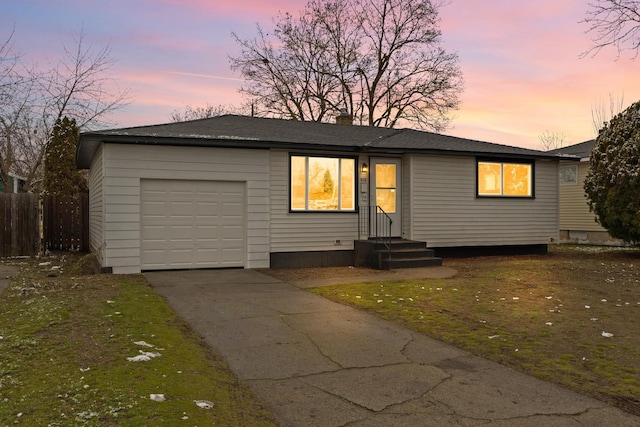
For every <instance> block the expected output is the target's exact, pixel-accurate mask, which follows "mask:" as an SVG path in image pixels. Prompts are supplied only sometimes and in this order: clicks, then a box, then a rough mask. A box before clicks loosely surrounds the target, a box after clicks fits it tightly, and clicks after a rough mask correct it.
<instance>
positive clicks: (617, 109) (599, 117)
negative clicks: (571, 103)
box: [591, 93, 624, 136]
mask: <svg viewBox="0 0 640 427" xmlns="http://www.w3.org/2000/svg"><path fill="white" fill-rule="evenodd" d="M622 111H624V95H620V97H618V98H617V99H615V98H614V96H613V94H611V93H610V94H609V105H605V103H604V102H603V101H602V100H600V101H599V102H598V103H597V104H596V105H592V106H591V121H592V124H593V132H594V134H595V136H598V134H599V133H600V129H602V128H603V127H604V126H605V125H606V124H607V123H608V122H609V121H610V120H611V119H612V118H614V117H615V116H616V115H617V114H619V113H621V112H622Z"/></svg>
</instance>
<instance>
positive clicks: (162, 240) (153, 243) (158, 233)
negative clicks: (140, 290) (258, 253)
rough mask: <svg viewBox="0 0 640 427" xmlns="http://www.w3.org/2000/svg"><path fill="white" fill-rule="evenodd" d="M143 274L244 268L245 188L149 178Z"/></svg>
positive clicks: (144, 195) (143, 210) (143, 185)
mask: <svg viewBox="0 0 640 427" xmlns="http://www.w3.org/2000/svg"><path fill="white" fill-rule="evenodd" d="M140 189H141V195H140V202H141V206H140V234H141V242H140V260H141V269H142V270H166V269H181V268H185V269H186V268H214V267H244V264H245V246H246V245H245V240H246V239H245V235H246V230H245V211H246V206H245V183H244V182H233V181H193V180H162V179H143V180H141V182H140Z"/></svg>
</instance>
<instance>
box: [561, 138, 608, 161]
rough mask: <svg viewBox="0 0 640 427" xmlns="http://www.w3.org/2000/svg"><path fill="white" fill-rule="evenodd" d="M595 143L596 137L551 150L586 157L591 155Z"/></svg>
mask: <svg viewBox="0 0 640 427" xmlns="http://www.w3.org/2000/svg"><path fill="white" fill-rule="evenodd" d="M595 143H596V140H595V139H590V140H589V141H585V142H581V143H579V144H574V145H570V146H568V147H562V148H557V149H555V150H552V151H549V152H550V153H553V154H562V155H569V156H577V157H580V158H581V159H586V158H589V157H591V150H593V146H594V145H595Z"/></svg>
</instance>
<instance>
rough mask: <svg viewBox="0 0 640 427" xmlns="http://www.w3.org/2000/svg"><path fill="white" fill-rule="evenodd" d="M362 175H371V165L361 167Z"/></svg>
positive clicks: (364, 164)
mask: <svg viewBox="0 0 640 427" xmlns="http://www.w3.org/2000/svg"><path fill="white" fill-rule="evenodd" d="M360 173H362V175H366V174H368V173H369V165H368V164H366V163H363V164H362V166H360Z"/></svg>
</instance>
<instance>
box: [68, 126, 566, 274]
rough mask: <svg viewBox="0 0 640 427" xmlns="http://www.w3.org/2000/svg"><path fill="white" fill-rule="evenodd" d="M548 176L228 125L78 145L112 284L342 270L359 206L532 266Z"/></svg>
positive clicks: (517, 154) (462, 147) (465, 142)
mask: <svg viewBox="0 0 640 427" xmlns="http://www.w3.org/2000/svg"><path fill="white" fill-rule="evenodd" d="M558 164H559V157H558V156H557V155H556V154H550V153H546V152H541V151H535V150H528V149H524V148H517V147H510V146H505V145H498V144H491V143H486V142H479V141H474V140H469V139H462V138H456V137H451V136H444V135H439V134H434V133H429V132H422V131H416V130H410V129H386V128H376V127H364V126H349V125H338V124H327V123H315V122H297V121H287V120H277V119H264V118H253V117H244V116H231V115H227V116H220V117H214V118H209V119H202V120H195V121H190V122H179V123H170V124H163V125H156V126H144V127H135V128H126V129H113V130H105V131H99V132H86V133H83V134H81V136H80V142H79V145H78V151H77V165H78V167H79V168H83V169H87V168H88V169H90V174H89V194H90V240H91V247H92V250H93V251H94V252H96V253H97V255H98V257H99V259H100V261H101V263H102V265H103V269H104V270H105V271H112V272H114V273H138V272H140V271H141V270H154V269H183V268H212V267H244V268H268V267H282V266H304V265H306V266H319V265H322V266H326V265H352V263H353V260H354V253H353V252H354V242H355V241H357V240H360V239H367V238H368V237H369V236H370V235H371V231H372V230H371V229H370V228H371V227H369V230H367V226H363V225H362V224H363V222H364V223H366V222H368V221H369V220H368V219H367V218H366V217H365V216H364V215H365V214H366V213H367V212H368V211H369V210H370V209H369V208H368V206H369V205H378V206H381V208H382V209H384V211H385V212H386V214H388V217H389V218H390V219H392V221H393V222H392V223H391V235H392V236H393V237H402V238H404V239H413V240H419V241H424V242H427V245H428V247H429V248H434V249H436V254H438V253H439V254H444V255H456V254H458V253H461V252H462V251H474V250H475V251H476V252H478V251H480V253H490V252H491V251H492V250H496V251H498V252H502V253H519V252H536V253H545V252H546V249H547V243H549V242H551V241H556V240H557V239H558ZM374 215H376V214H375V213H374ZM385 216H386V215H385ZM363 218H364V219H363ZM373 228H375V227H373ZM374 231H375V230H374ZM374 234H375V233H374Z"/></svg>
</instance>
